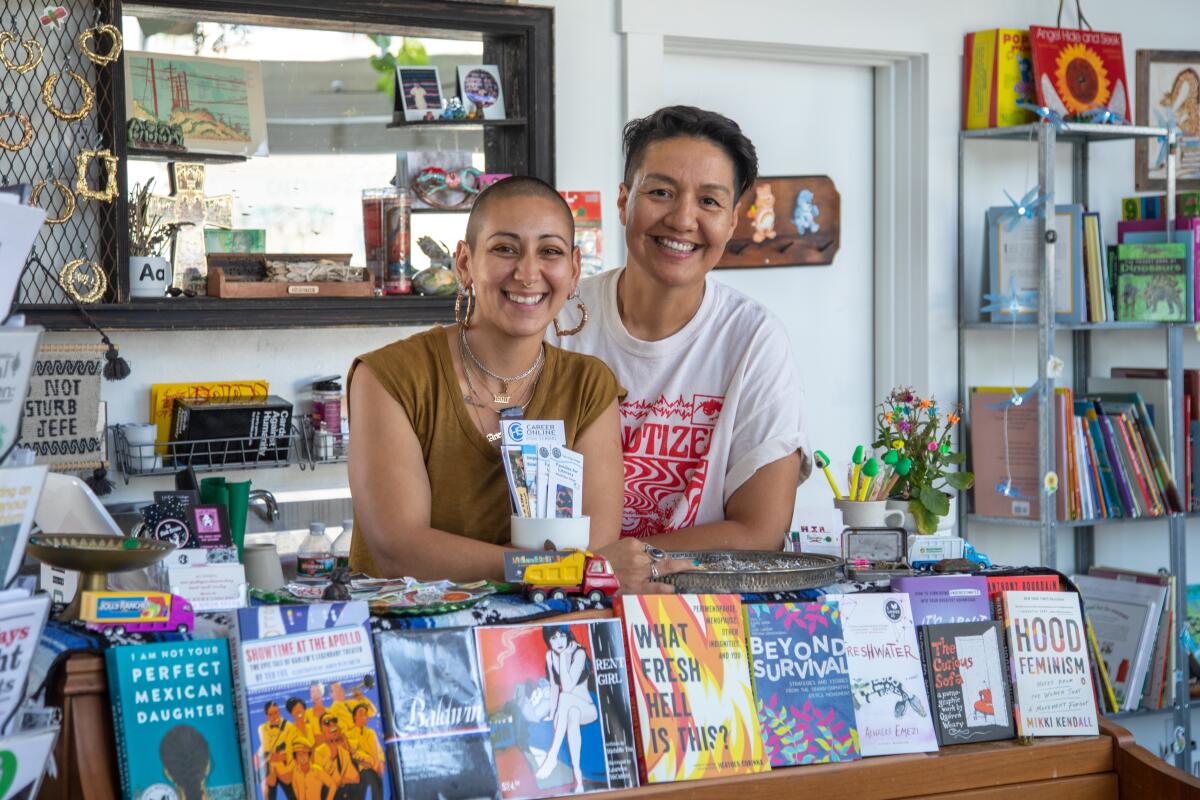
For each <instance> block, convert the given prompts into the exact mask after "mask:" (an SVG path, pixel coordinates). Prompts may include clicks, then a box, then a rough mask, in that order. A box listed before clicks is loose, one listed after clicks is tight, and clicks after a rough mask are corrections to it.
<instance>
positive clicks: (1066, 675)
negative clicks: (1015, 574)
mask: <svg viewBox="0 0 1200 800" xmlns="http://www.w3.org/2000/svg"><path fill="white" fill-rule="evenodd" d="M1004 628H1005V631H1006V633H1007V635H1008V649H1009V658H1010V665H1011V668H1012V687H1013V716H1014V717H1015V718H1016V722H1017V735H1018V736H1094V735H1096V734H1097V733H1099V725H1098V723H1097V720H1096V698H1095V694H1094V690H1093V688H1092V670H1091V666H1090V664H1089V663H1088V653H1087V634H1086V632H1085V631H1084V627H1083V617H1082V615H1081V614H1080V612H1079V596H1078V595H1076V594H1075V593H1074V592H1005V593H1004Z"/></svg>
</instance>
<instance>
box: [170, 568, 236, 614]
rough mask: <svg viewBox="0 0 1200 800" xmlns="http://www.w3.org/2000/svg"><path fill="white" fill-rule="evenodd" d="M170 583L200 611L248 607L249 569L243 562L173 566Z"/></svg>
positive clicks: (174, 592) (173, 590)
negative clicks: (247, 574)
mask: <svg viewBox="0 0 1200 800" xmlns="http://www.w3.org/2000/svg"><path fill="white" fill-rule="evenodd" d="M167 583H168V584H169V585H170V587H171V594H176V595H179V596H180V597H182V598H184V599H186V600H187V601H188V602H189V603H191V604H192V608H193V609H194V610H196V611H228V610H229V609H233V608H245V607H246V568H245V567H243V566H242V565H241V564H236V563H235V564H202V565H200V566H189V567H170V568H169V569H168V570H167Z"/></svg>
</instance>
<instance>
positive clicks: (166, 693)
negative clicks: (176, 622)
mask: <svg viewBox="0 0 1200 800" xmlns="http://www.w3.org/2000/svg"><path fill="white" fill-rule="evenodd" d="M105 661H106V662H107V671H108V685H109V692H110V693H111V695H112V698H113V722H114V727H115V729H116V736H117V752H118V763H119V764H120V768H121V788H122V795H123V796H124V798H125V800H158V798H163V797H187V798H192V797H197V798H200V797H207V798H209V799H210V800H242V798H244V797H245V796H246V793H245V786H246V784H245V780H244V777H243V772H242V756H241V753H240V752H239V749H238V735H237V724H236V721H235V720H236V716H235V712H234V704H233V683H232V681H231V679H230V672H229V643H228V642H227V641H225V640H224V639H203V640H196V641H191V642H160V643H156V644H143V645H137V646H136V647H113V648H111V649H109V650H107V651H106V652H105Z"/></svg>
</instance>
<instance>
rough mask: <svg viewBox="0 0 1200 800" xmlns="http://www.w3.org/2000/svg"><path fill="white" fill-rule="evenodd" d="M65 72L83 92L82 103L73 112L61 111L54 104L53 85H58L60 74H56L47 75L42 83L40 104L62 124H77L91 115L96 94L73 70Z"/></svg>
mask: <svg viewBox="0 0 1200 800" xmlns="http://www.w3.org/2000/svg"><path fill="white" fill-rule="evenodd" d="M66 72H67V75H68V76H69V77H70V78H71V79H72V80H74V81H75V83H77V84H79V88H80V90H82V91H83V103H82V104H80V106H79V108H77V109H76V110H74V111H63V110H62V109H61V108H59V107H58V106H57V105H55V104H54V84H56V83H58V76H59V74H60V73H57V72H53V73H51V74H50V75H47V76H46V80H45V81H43V82H42V102H43V103H45V104H46V108H47V109H48V110H49V111H50V113H51V114H53V115H54V116H56V117H58V118H59V119H61V120H62V121H63V122H79V120H81V119H83V118H84V117H86V116H87V115H88V114H89V113H91V110H92V103H93V102H94V101H95V99H96V93H95V92H93V91H92V87H91V86H89V85H88V82H87V80H86V79H85V78H84V77H83V76H82V75H80V74H79V73H78V72H76V71H75V70H73V69H69V70H67V71H66Z"/></svg>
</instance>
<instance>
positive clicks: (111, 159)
mask: <svg viewBox="0 0 1200 800" xmlns="http://www.w3.org/2000/svg"><path fill="white" fill-rule="evenodd" d="M93 158H99V159H101V160H103V161H104V188H103V189H92V188H91V187H90V186H88V182H87V172H88V162H89V161H91V160H92V159H93ZM75 195H76V196H77V197H86V198H88V199H90V200H100V201H101V202H104V203H111V202H112V201H113V200H115V199H116V197H117V157H116V156H114V155H113V154H112V152H111V151H109V150H80V151H79V152H78V153H77V154H76V155H75Z"/></svg>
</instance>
